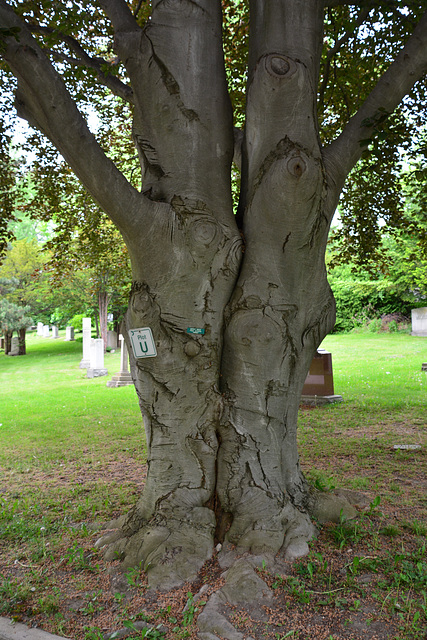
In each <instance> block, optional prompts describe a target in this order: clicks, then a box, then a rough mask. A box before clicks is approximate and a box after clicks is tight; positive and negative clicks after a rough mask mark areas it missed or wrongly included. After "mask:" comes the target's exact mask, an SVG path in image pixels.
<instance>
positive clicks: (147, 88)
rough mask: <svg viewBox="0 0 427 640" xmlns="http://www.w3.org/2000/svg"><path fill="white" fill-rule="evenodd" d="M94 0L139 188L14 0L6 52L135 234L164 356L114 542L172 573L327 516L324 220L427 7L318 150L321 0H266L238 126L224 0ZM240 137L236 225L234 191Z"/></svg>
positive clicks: (290, 549)
mask: <svg viewBox="0 0 427 640" xmlns="http://www.w3.org/2000/svg"><path fill="white" fill-rule="evenodd" d="M99 3H100V5H101V6H102V7H103V8H104V10H105V12H106V14H107V15H108V17H109V19H110V20H111V23H112V25H113V28H114V30H115V46H116V50H117V53H118V55H119V56H120V58H121V60H122V62H123V64H124V65H125V67H126V70H127V74H128V77H129V80H130V84H131V87H132V94H131V98H130V99H131V100H132V103H133V105H134V122H133V138H134V142H135V146H136V149H137V151H138V155H139V159H140V165H141V172H142V185H143V187H142V193H138V192H137V191H136V190H135V189H134V188H133V187H131V185H129V183H128V182H127V181H126V180H125V178H124V177H123V176H122V175H121V174H120V172H119V171H118V170H117V169H116V167H115V166H114V165H113V164H112V163H111V161H110V160H109V159H108V158H107V157H106V155H105V154H104V152H103V151H102V149H101V148H100V147H99V145H98V144H97V142H96V141H95V138H94V137H93V136H92V134H91V133H90V132H89V130H88V128H87V126H86V124H85V122H84V120H83V118H82V117H81V116H80V114H79V113H78V111H77V109H76V107H75V105H74V103H73V101H72V99H71V98H70V96H69V94H68V92H67V90H66V87H65V85H64V83H63V81H62V79H61V78H60V76H59V75H58V73H57V72H56V71H55V69H54V68H53V66H52V65H51V63H50V61H49V59H48V57H47V56H46V55H45V54H44V53H43V51H42V50H41V49H40V48H39V47H38V44H37V42H36V40H35V39H34V37H33V36H32V35H31V33H30V31H29V30H27V29H26V28H25V26H24V25H23V24H21V23H20V21H19V19H18V18H17V17H16V16H15V14H14V12H13V10H12V9H11V8H10V6H9V5H8V4H7V2H5V0H0V21H1V25H2V26H4V27H6V28H10V27H15V26H17V25H18V26H20V28H21V31H20V38H19V41H17V40H16V39H15V38H13V37H6V38H5V48H4V52H3V55H4V57H5V59H6V60H7V62H8V63H9V65H10V67H11V69H12V71H13V73H14V74H15V75H16V77H17V78H18V87H19V89H18V94H17V107H18V110H19V113H20V114H21V115H22V116H23V117H26V118H27V119H28V121H29V122H30V123H31V124H33V125H35V126H37V127H38V128H39V129H40V130H41V131H43V132H44V133H45V134H46V135H47V136H48V137H49V138H50V139H51V140H52V142H53V143H54V144H55V145H56V146H57V148H58V149H59V150H60V151H61V153H62V154H63V155H64V158H65V159H66V160H67V162H69V164H70V165H71V167H72V168H73V170H74V171H75V172H76V174H77V175H78V176H79V177H80V179H81V180H82V181H83V183H84V184H85V186H86V188H87V189H88V190H89V191H90V192H91V194H92V196H93V197H94V198H95V199H96V200H97V201H98V202H99V203H100V204H101V206H102V207H103V208H104V210H105V211H106V212H107V213H108V215H109V216H110V217H111V219H112V220H113V222H115V224H116V225H117V226H118V227H119V229H120V230H121V232H122V234H123V237H124V239H125V242H126V244H127V247H128V250H129V255H130V258H131V263H132V271H133V280H134V281H133V286H132V293H131V298H130V305H129V310H128V313H127V317H126V328H127V329H135V328H142V327H150V328H151V330H152V333H153V336H154V339H155V342H156V348H157V356H156V357H155V358H138V359H137V360H135V358H133V357H131V364H132V367H131V368H132V373H133V376H134V381H135V385H136V389H137V392H138V396H139V401H140V406H141V410H142V413H143V417H144V426H145V429H146V434H147V447H148V475H147V482H146V486H145V489H144V492H143V494H142V495H141V497H140V499H139V500H138V502H137V504H136V505H135V507H134V509H133V510H132V512H131V513H130V514H129V515H128V516H127V517H126V518H124V519H123V520H122V521H121V523H120V528H119V529H117V530H115V531H113V532H112V533H110V534H108V535H106V536H104V537H103V538H102V539H101V541H100V545H101V546H104V547H105V548H106V553H107V557H109V558H115V557H116V556H117V554H119V556H120V557H121V558H122V559H123V562H124V565H125V566H126V565H131V564H137V563H140V562H142V563H143V566H144V567H145V568H146V569H147V571H148V575H149V580H150V583H151V584H152V585H154V586H162V587H170V586H173V585H176V584H179V583H182V582H183V581H184V580H188V579H191V578H194V577H195V576H196V574H197V571H198V570H199V568H200V566H201V565H202V564H203V563H204V562H205V560H207V559H208V558H209V557H210V556H211V554H212V550H213V546H214V544H216V543H217V542H218V541H220V542H223V543H231V544H233V545H236V547H237V548H238V550H244V551H252V552H255V553H260V552H261V553H268V554H270V555H271V554H276V553H278V552H279V551H280V552H281V553H283V554H284V555H285V556H287V557H289V558H295V557H297V556H298V555H300V554H302V553H305V552H306V551H307V542H308V540H309V539H310V538H311V537H312V536H313V535H314V533H315V530H314V527H313V525H312V523H311V520H310V513H314V514H316V513H319V506H318V505H316V496H315V494H314V493H313V492H312V491H310V489H309V487H308V484H307V482H306V480H305V479H304V477H303V474H302V473H301V469H300V465H299V459H298V450H297V442H296V429H297V411H298V405H299V398H300V394H301V389H302V386H303V383H304V380H305V377H306V374H307V371H308V367H309V365H310V362H311V359H312V357H313V354H314V352H315V350H316V348H317V346H318V345H319V344H320V342H321V340H322V339H323V337H324V336H325V335H326V334H327V333H328V331H330V330H331V328H332V327H333V323H334V314H335V310H334V301H333V297H332V294H331V291H330V288H329V285H328V283H327V278H326V270H325V263H324V254H325V248H326V241H327V235H328V230H329V225H330V222H331V219H332V216H333V213H334V211H335V208H336V204H337V202H338V198H339V193H340V190H341V188H342V185H343V182H344V179H345V176H346V174H347V173H348V171H349V170H350V169H351V167H352V166H354V164H355V162H357V160H358V158H359V157H360V154H361V152H362V148H361V146H360V140H361V139H364V138H367V137H369V135H370V132H371V131H372V127H370V126H369V124H367V122H369V119H370V118H371V119H373V118H374V117H375V115H376V114H377V113H378V111H379V110H380V109H381V108H385V109H386V110H387V111H392V110H393V109H394V108H395V107H396V106H397V105H398V103H399V102H400V100H401V99H402V97H403V96H404V95H405V93H406V92H407V91H408V90H409V88H410V87H411V86H412V85H413V84H414V82H415V81H416V80H417V79H418V78H420V77H421V76H422V74H423V73H424V72H425V70H426V65H427V42H426V24H425V23H426V17H424V18H423V20H422V21H421V22H420V24H419V26H418V27H417V29H416V30H415V32H414V35H413V36H412V37H411V38H410V39H409V40H408V42H407V43H406V45H405V47H404V48H403V49H402V52H401V54H400V56H399V58H398V59H397V60H396V62H395V63H393V64H392V65H391V66H390V69H389V70H388V72H387V73H386V74H385V75H384V76H383V78H382V79H380V81H379V83H378V85H377V87H376V88H375V89H374V90H373V92H372V94H371V95H370V96H369V97H368V99H367V100H366V102H365V104H364V105H363V106H362V108H361V109H360V111H359V113H358V114H356V116H355V117H354V118H353V119H352V120H351V121H350V122H349V124H348V126H347V128H346V129H345V130H344V131H343V133H342V135H341V136H340V137H339V138H338V139H337V140H336V141H335V142H334V143H333V144H331V145H330V146H329V147H328V148H327V149H322V148H321V145H320V142H319V137H318V130H317V127H318V122H317V115H316V88H317V85H318V74H319V63H320V52H321V45H322V21H323V5H324V3H323V2H321V1H320V0H304V1H302V0H252V1H251V33H250V51H249V69H248V74H249V81H248V91H247V113H246V126H245V132H244V134H242V133H237V134H236V132H235V131H233V126H232V113H231V106H230V101H229V96H228V93H227V86H226V78H225V70H224V63H223V52H222V42H221V38H222V34H221V28H222V24H221V2H220V1H219V0H197V2H196V1H195V0H191V1H190V0H186V1H184V0H182V1H181V2H178V1H169V0H153V3H152V4H153V13H152V17H151V20H150V21H149V22H148V24H147V26H146V28H145V29H144V30H142V29H140V28H139V26H138V25H137V23H136V21H135V19H134V17H133V16H132V14H131V12H130V10H129V8H128V7H127V4H126V3H125V2H124V0H99ZM326 4H336V3H331V2H329V3H326ZM123 92H125V89H124V88H123V87H121V88H120V90H119V93H120V94H121V95H123ZM235 141H236V142H237V143H238V147H239V148H238V149H236V150H235V149H234V146H235ZM234 151H236V153H235V158H236V159H239V162H240V161H241V167H242V192H241V200H240V206H239V216H238V219H240V220H241V221H242V228H241V229H238V227H237V225H236V218H235V217H234V215H233V210H232V202H231V190H230V171H231V162H232V158H233V153H234ZM189 328H195V329H199V330H202V331H203V333H200V334H192V333H188V331H187V330H188V329H189ZM125 334H126V332H125ZM128 347H130V344H129V343H128ZM129 351H130V353H131V349H130V348H129ZM341 508H342V500H341V501H338V502H337V503H336V510H338V513H339V510H340V509H341ZM321 510H322V513H324V511H325V510H327V511H328V512H329V513H331V511H332V512H333V511H334V504H332V505H330V504H328V507H327V509H326V507H325V505H322V509H321ZM331 515H332V517H333V516H334V514H333V513H332V514H331ZM336 515H337V514H336V513H335V516H336ZM322 517H323V516H322ZM226 546H227V544H226Z"/></svg>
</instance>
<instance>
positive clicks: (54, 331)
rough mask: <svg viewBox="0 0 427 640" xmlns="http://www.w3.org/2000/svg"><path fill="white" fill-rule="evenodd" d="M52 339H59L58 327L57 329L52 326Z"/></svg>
mask: <svg viewBox="0 0 427 640" xmlns="http://www.w3.org/2000/svg"><path fill="white" fill-rule="evenodd" d="M52 338H59V331H58V327H55V325H53V326H52Z"/></svg>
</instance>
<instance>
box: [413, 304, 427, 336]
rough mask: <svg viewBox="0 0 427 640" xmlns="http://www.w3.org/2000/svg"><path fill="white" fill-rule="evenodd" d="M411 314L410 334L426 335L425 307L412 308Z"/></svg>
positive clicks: (426, 317) (426, 310)
mask: <svg viewBox="0 0 427 640" xmlns="http://www.w3.org/2000/svg"><path fill="white" fill-rule="evenodd" d="M411 316H412V333H411V335H413V336H421V337H427V307H421V309H412V311H411Z"/></svg>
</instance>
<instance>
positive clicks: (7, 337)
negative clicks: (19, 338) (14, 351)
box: [4, 331, 13, 356]
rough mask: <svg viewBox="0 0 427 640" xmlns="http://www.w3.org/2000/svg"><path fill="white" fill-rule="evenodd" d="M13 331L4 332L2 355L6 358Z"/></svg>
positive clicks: (10, 346)
mask: <svg viewBox="0 0 427 640" xmlns="http://www.w3.org/2000/svg"><path fill="white" fill-rule="evenodd" d="M12 336H13V331H4V355H5V356H7V355H8V354H9V352H10V350H11V348H12Z"/></svg>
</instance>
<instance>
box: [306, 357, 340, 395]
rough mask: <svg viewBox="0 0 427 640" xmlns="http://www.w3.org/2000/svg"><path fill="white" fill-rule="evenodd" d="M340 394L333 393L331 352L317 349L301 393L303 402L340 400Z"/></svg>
mask: <svg viewBox="0 0 427 640" xmlns="http://www.w3.org/2000/svg"><path fill="white" fill-rule="evenodd" d="M342 400H343V398H342V396H339V395H336V394H335V393H334V377H333V373H332V354H331V353H329V351H325V350H324V349H319V350H318V351H317V353H316V355H315V356H314V358H313V360H312V362H311V365H310V370H309V372H308V375H307V378H306V379H305V383H304V387H303V390H302V395H301V402H302V403H303V404H315V405H318V404H327V403H331V402H342Z"/></svg>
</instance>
